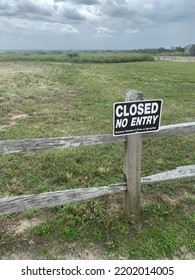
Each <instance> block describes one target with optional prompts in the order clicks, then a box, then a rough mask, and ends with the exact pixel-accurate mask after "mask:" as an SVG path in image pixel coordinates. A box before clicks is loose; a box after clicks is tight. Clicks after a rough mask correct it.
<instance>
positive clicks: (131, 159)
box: [124, 89, 143, 225]
mask: <svg viewBox="0 0 195 280" xmlns="http://www.w3.org/2000/svg"><path fill="white" fill-rule="evenodd" d="M137 100H143V93H141V92H138V91H135V90H131V89H130V90H128V91H127V92H126V99H125V101H137ZM141 153H142V134H133V135H127V141H126V142H125V155H124V156H125V162H124V174H125V178H126V182H127V191H126V192H125V211H126V214H127V215H128V216H129V217H130V219H131V221H132V222H133V223H134V224H135V225H138V224H139V223H140V180H141Z"/></svg>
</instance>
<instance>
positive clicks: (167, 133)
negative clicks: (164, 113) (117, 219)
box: [0, 122, 195, 154]
mask: <svg viewBox="0 0 195 280" xmlns="http://www.w3.org/2000/svg"><path fill="white" fill-rule="evenodd" d="M192 134H195V122H191V123H181V124H174V125H167V126H161V128H160V130H159V131H155V132H150V133H144V134H143V137H144V138H145V137H171V136H184V135H192ZM125 141H126V136H118V137H114V136H113V135H111V134H105V135H92V136H73V137H57V138H40V139H28V140H1V141H0V154H13V153H25V152H38V151H44V150H55V149H66V148H74V147H82V146H93V145H101V144H113V143H119V142H125Z"/></svg>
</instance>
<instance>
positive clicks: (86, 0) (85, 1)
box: [54, 0, 101, 5]
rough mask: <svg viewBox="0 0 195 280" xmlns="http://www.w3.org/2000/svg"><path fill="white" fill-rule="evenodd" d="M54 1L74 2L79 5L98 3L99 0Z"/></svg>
mask: <svg viewBox="0 0 195 280" xmlns="http://www.w3.org/2000/svg"><path fill="white" fill-rule="evenodd" d="M54 2H55V3H59V2H71V3H75V4H80V5H96V4H99V3H100V2H101V0H72V1H68V0H55V1H54Z"/></svg>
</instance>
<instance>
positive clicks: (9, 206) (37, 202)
mask: <svg viewBox="0 0 195 280" xmlns="http://www.w3.org/2000/svg"><path fill="white" fill-rule="evenodd" d="M193 177H195V165H188V166H180V167H177V168H176V169H174V170H171V171H167V172H162V173H159V174H155V175H150V176H146V177H143V178H141V184H142V185H145V184H154V183H160V182H167V181H173V180H184V179H191V178H193ZM126 190H127V184H126V183H120V184H114V185H111V186H104V187H96V188H82V189H73V190H65V191H56V192H47V193H41V194H36V195H23V196H15V197H5V198H0V216H1V215H4V214H9V213H12V212H23V211H27V210H32V209H40V208H44V207H50V206H57V205H64V204H68V203H72V202H79V201H84V200H87V199H92V198H97V197H100V196H103V195H109V194H115V193H120V192H123V191H126Z"/></svg>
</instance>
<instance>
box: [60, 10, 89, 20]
mask: <svg viewBox="0 0 195 280" xmlns="http://www.w3.org/2000/svg"><path fill="white" fill-rule="evenodd" d="M60 13H61V15H62V16H65V18H66V19H69V20H76V21H80V20H84V19H85V16H84V15H82V14H81V13H80V12H79V11H78V10H77V9H75V8H71V7H64V8H63V9H62V10H61V12H60Z"/></svg>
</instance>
